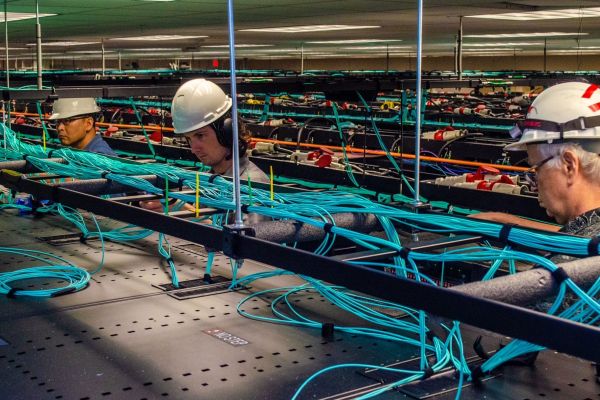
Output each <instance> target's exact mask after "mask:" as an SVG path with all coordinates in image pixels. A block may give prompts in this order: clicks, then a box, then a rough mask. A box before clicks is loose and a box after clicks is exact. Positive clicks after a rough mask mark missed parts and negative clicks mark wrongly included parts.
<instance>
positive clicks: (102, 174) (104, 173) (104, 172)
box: [100, 171, 110, 179]
mask: <svg viewBox="0 0 600 400" xmlns="http://www.w3.org/2000/svg"><path fill="white" fill-rule="evenodd" d="M108 174H110V171H102V173H101V174H100V177H101V178H102V179H106V175H108Z"/></svg>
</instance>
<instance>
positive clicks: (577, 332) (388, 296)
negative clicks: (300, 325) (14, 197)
mask: <svg viewBox="0 0 600 400" xmlns="http://www.w3.org/2000/svg"><path fill="white" fill-rule="evenodd" d="M0 182H1V183H2V184H5V185H9V186H11V187H14V188H15V189H17V190H21V191H26V192H29V193H32V194H38V193H44V194H47V195H49V196H50V197H49V198H50V199H51V200H53V201H55V202H60V203H62V204H65V205H67V206H71V207H75V208H82V209H85V210H88V211H91V212H93V213H96V214H99V215H103V216H106V217H110V218H115V219H119V220H121V221H125V222H127V223H132V224H136V225H139V226H143V227H145V228H148V229H154V230H158V231H161V232H164V233H166V234H169V235H173V236H176V237H179V238H182V239H184V240H188V241H191V242H194V243H198V244H202V245H204V246H207V247H210V248H213V249H215V250H219V251H220V250H223V249H224V246H225V245H224V243H225V235H226V234H225V233H224V232H223V231H221V230H219V229H217V228H213V227H211V226H207V225H202V224H198V223H193V222H189V221H186V220H182V219H178V218H173V217H170V216H166V215H162V214H158V213H154V212H152V211H148V210H144V209H141V208H137V207H132V206H129V205H126V204H121V203H118V202H112V201H110V200H104V199H100V198H98V197H95V196H92V195H89V194H85V193H81V192H78V191H75V190H72V189H67V188H65V187H61V186H60V185H58V186H49V185H46V184H43V183H40V182H37V181H32V180H29V179H26V178H23V177H20V178H19V177H15V175H14V174H6V172H5V171H2V173H0ZM227 235H236V236H235V246H234V247H232V249H233V250H232V251H231V256H234V257H236V258H242V259H244V258H248V259H253V260H256V261H259V262H263V263H266V264H270V265H274V266H277V267H281V268H284V269H286V270H288V271H291V272H294V273H298V274H302V275H308V276H311V277H313V278H315V279H320V280H324V281H326V282H331V283H333V284H336V285H342V286H344V287H347V288H349V289H351V290H356V291H360V292H362V293H365V294H368V295H372V296H377V297H379V298H382V299H385V300H389V301H392V302H396V303H400V304H403V305H405V306H408V307H413V308H416V309H422V310H425V311H427V312H430V313H433V314H435V315H438V316H440V317H444V318H449V319H452V320H459V321H463V322H465V323H468V324H471V325H474V326H478V327H481V328H483V329H489V330H492V331H495V332H498V333H501V334H505V335H509V336H512V337H516V338H520V339H524V340H527V341H529V342H532V343H537V344H540V345H542V346H546V347H549V348H552V349H555V350H557V351H560V352H564V353H568V354H571V355H574V356H577V357H581V358H584V359H587V360H592V361H594V360H599V359H600V347H598V346H589V343H596V342H597V341H598V340H600V328H597V327H595V326H587V325H584V324H580V323H577V322H573V321H569V320H563V319H560V318H557V317H554V316H551V315H546V314H543V313H540V312H537V311H533V310H528V309H525V308H521V307H517V306H514V305H510V304H505V303H501V302H498V301H495V300H490V299H484V298H478V297H473V296H469V295H465V294H463V293H460V292H457V291H456V290H449V289H444V288H439V287H436V286H431V285H426V284H423V283H419V282H416V281H412V280H407V279H401V278H397V277H396V276H394V275H391V274H389V273H385V272H380V271H376V270H373V269H370V268H366V267H362V266H357V265H353V264H349V263H346V262H341V261H336V260H333V259H331V258H327V257H323V256H318V255H315V254H313V253H310V252H307V251H303V250H299V249H294V248H291V247H286V246H281V245H279V244H275V243H271V242H267V241H264V240H261V239H257V238H254V237H251V236H248V235H241V234H239V233H236V232H235V231H233V232H229V233H227ZM230 239H231V238H230ZM566 337H577V338H578V340H564V338H566Z"/></svg>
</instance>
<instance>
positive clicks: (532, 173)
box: [524, 154, 557, 188]
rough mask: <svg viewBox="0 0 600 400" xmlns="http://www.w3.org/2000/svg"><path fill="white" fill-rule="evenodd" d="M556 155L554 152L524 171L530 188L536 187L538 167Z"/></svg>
mask: <svg viewBox="0 0 600 400" xmlns="http://www.w3.org/2000/svg"><path fill="white" fill-rule="evenodd" d="M556 156H557V155H556V154H554V155H552V156H549V157H546V158H544V159H543V160H542V161H540V162H538V163H536V164H534V165H532V166H531V167H529V168H528V169H527V170H526V171H525V173H524V176H525V181H526V182H527V183H528V184H529V185H530V186H531V187H532V188H536V187H537V184H538V181H537V173H538V171H539V170H540V168H542V167H543V166H544V164H546V163H547V162H548V161H550V160H552V159H553V158H554V157H556Z"/></svg>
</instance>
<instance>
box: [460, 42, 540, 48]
mask: <svg viewBox="0 0 600 400" xmlns="http://www.w3.org/2000/svg"><path fill="white" fill-rule="evenodd" d="M543 45H544V42H495V43H463V47H502V46H543Z"/></svg>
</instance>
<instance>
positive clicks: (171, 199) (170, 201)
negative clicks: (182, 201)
mask: <svg viewBox="0 0 600 400" xmlns="http://www.w3.org/2000/svg"><path fill="white" fill-rule="evenodd" d="M178 201H179V200H177V199H176V198H175V197H171V198H169V205H170V206H172V205H173V204H175V203H177V202H178Z"/></svg>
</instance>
